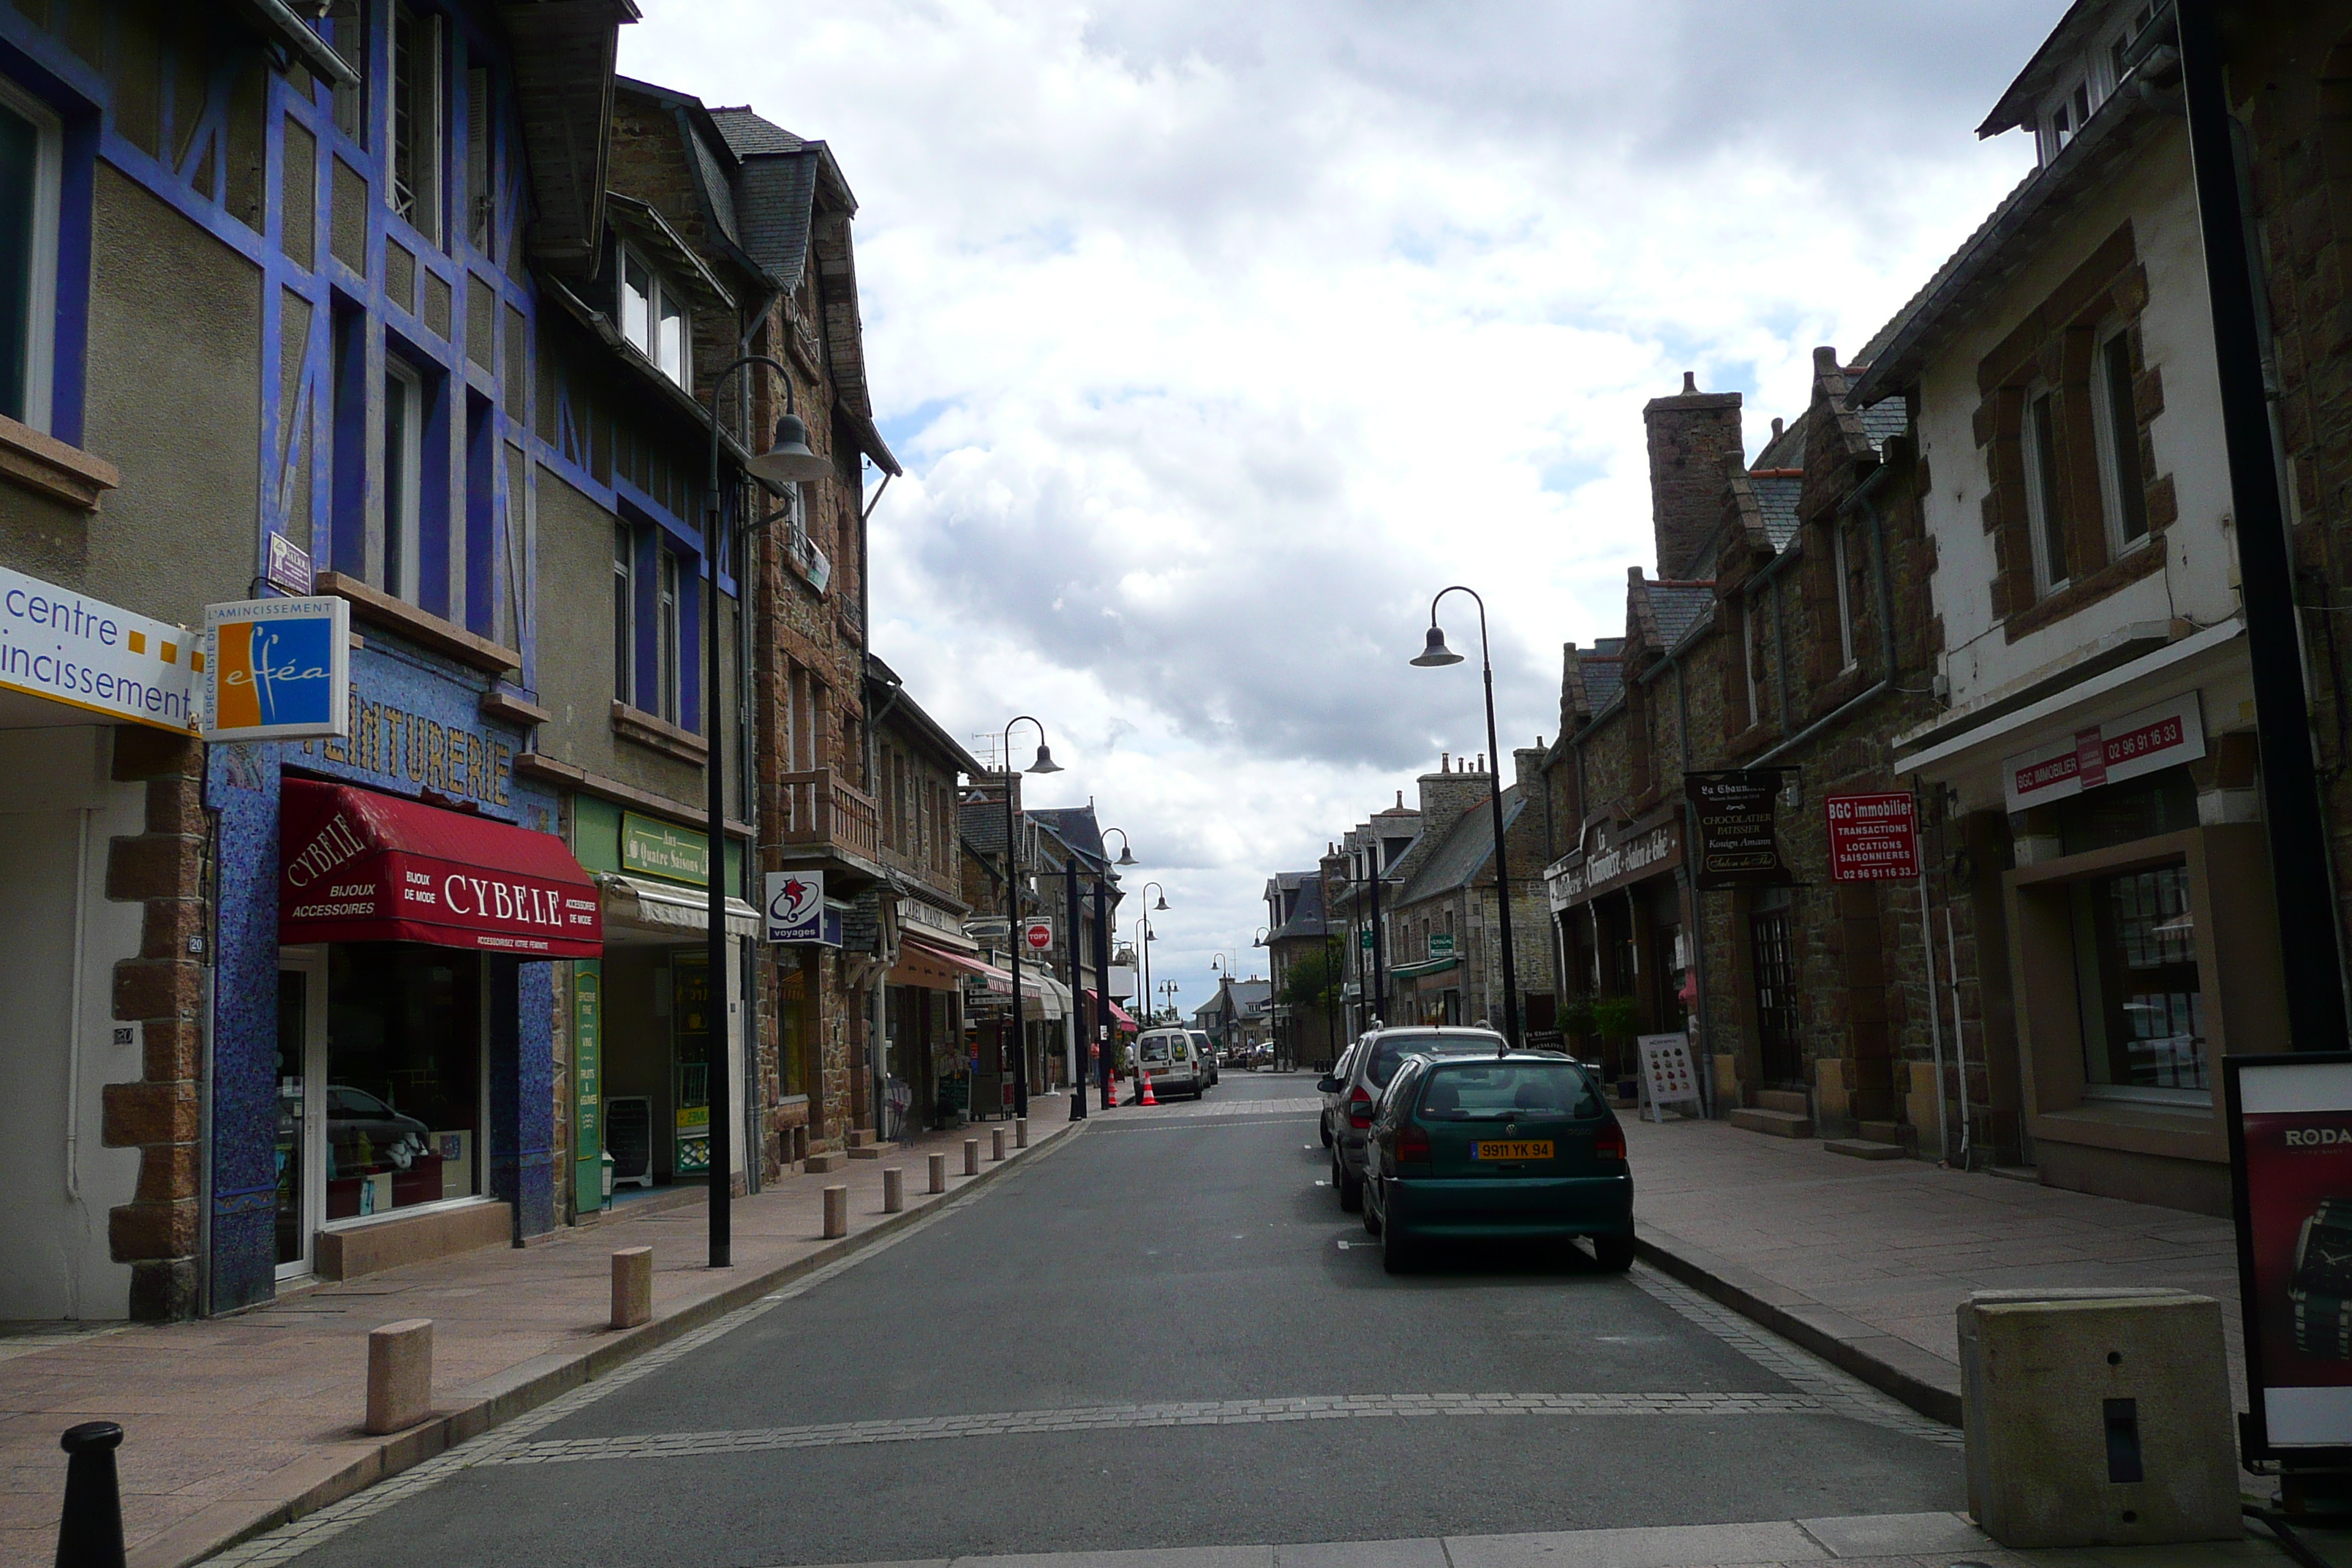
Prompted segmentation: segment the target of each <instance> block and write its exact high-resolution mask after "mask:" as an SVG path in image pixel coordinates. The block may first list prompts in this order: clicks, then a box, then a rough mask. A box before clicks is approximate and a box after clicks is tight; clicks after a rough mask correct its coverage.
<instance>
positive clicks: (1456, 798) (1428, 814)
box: [1419, 762, 1495, 835]
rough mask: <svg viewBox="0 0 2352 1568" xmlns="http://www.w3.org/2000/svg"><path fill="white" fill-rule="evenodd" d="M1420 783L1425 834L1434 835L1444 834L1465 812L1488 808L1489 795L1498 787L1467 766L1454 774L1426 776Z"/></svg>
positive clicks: (1427, 774)
mask: <svg viewBox="0 0 2352 1568" xmlns="http://www.w3.org/2000/svg"><path fill="white" fill-rule="evenodd" d="M1419 783H1420V784H1421V830H1422V831H1423V833H1426V834H1431V835H1438V834H1443V833H1444V832H1445V830H1446V829H1448V828H1450V827H1452V826H1454V823H1455V822H1457V821H1459V820H1460V819H1461V816H1462V814H1463V813H1464V812H1465V811H1468V810H1470V809H1471V808H1472V807H1474V806H1479V805H1486V796H1487V794H1488V792H1490V791H1491V790H1492V789H1493V788H1494V787H1495V786H1494V782H1493V781H1492V780H1491V779H1489V778H1487V777H1486V776H1485V775H1483V774H1479V773H1472V772H1471V771H1470V769H1469V767H1468V766H1467V764H1466V762H1465V765H1464V766H1463V767H1462V768H1460V769H1458V770H1456V771H1454V772H1450V773H1449V772H1445V771H1443V770H1441V771H1439V772H1437V773H1423V774H1422V775H1421V778H1420V781H1419Z"/></svg>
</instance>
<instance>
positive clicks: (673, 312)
mask: <svg viewBox="0 0 2352 1568" xmlns="http://www.w3.org/2000/svg"><path fill="white" fill-rule="evenodd" d="M691 319H692V318H691V317H690V316H689V315H688V311H687V308H686V298H685V295H684V294H683V293H682V292H680V291H679V290H678V289H676V288H675V286H673V285H671V284H670V283H668V282H667V281H666V280H664V279H663V278H662V275H661V274H660V273H658V272H656V271H655V270H654V269H653V268H650V267H648V266H646V263H645V261H644V260H643V258H640V257H639V256H638V255H637V254H636V252H635V251H633V250H630V249H629V248H627V247H622V250H621V335H622V336H623V337H625V338H626V339H628V340H629V342H631V343H633V344H635V346H636V348H637V351H638V352H639V353H642V354H644V355H645V356H646V358H647V359H649V360H651V361H652V362H653V363H654V365H655V368H656V369H658V370H659V371H660V372H661V373H662V374H664V375H666V376H667V377H669V378H670V379H671V380H672V381H674V382H676V383H677V384H679V385H680V386H684V387H689V388H690V387H691V386H692V385H693V380H692V374H693V367H692V364H691V363H689V362H690V361H691V359H692V354H691V352H690V348H691V344H692V341H693V333H692V331H690V329H689V323H690V321H691Z"/></svg>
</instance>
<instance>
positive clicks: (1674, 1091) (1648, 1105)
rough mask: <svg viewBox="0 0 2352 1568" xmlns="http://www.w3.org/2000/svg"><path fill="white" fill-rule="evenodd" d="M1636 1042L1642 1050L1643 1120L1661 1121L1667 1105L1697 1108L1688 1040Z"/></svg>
mask: <svg viewBox="0 0 2352 1568" xmlns="http://www.w3.org/2000/svg"><path fill="white" fill-rule="evenodd" d="M1636 1043H1637V1044H1638V1045H1639V1046H1640V1047H1641V1049H1642V1089H1643V1100H1644V1101H1645V1103H1644V1104H1643V1108H1642V1115H1643V1118H1644V1119H1646V1120H1648V1121H1664V1120H1665V1119H1666V1116H1665V1108H1666V1107H1667V1106H1669V1105H1689V1106H1693V1107H1696V1106H1697V1105H1698V1103H1699V1096H1698V1069H1697V1068H1696V1067H1694V1066H1693V1065H1692V1063H1691V1050H1690V1037H1689V1036H1688V1035H1681V1034H1677V1035H1643V1036H1641V1037H1638V1039H1637V1041H1636Z"/></svg>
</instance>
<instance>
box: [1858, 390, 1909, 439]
mask: <svg viewBox="0 0 2352 1568" xmlns="http://www.w3.org/2000/svg"><path fill="white" fill-rule="evenodd" d="M1910 428H1911V407H1910V405H1909V404H1907V403H1906V402H1905V401H1904V400H1903V399H1902V398H1899V397H1885V398H1881V399H1880V400H1879V401H1877V402H1876V403H1874V404H1872V405H1870V406H1869V407H1867V408H1865V409H1864V410H1863V411H1862V433H1863V434H1864V436H1866V437H1869V438H1870V446H1871V449H1872V450H1873V451H1877V452H1884V451H1885V450H1886V443H1887V440H1888V438H1889V437H1895V436H1900V435H1902V434H1903V433H1904V432H1905V431H1906V430H1908V429H1910Z"/></svg>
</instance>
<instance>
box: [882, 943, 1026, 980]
mask: <svg viewBox="0 0 2352 1568" xmlns="http://www.w3.org/2000/svg"><path fill="white" fill-rule="evenodd" d="M986 973H989V968H988V965H987V964H985V963H982V962H981V961H980V960H979V959H976V958H974V957H972V956H971V954H969V953H963V952H957V951H956V950H955V949H953V948H951V947H933V946H932V945H931V944H930V943H929V942H917V941H916V940H915V939H914V938H913V937H903V938H901V939H900V940H899V942H898V963H897V964H896V965H894V966H893V967H892V968H891V971H890V976H889V978H890V984H893V985H919V986H923V987H926V988H928V989H929V990H933V991H953V990H955V989H956V988H957V987H958V985H959V984H960V983H961V981H962V979H963V977H964V976H965V975H967V974H986ZM997 973H1000V974H1001V973H1003V971H1002V970H999V971H998V972H997Z"/></svg>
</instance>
